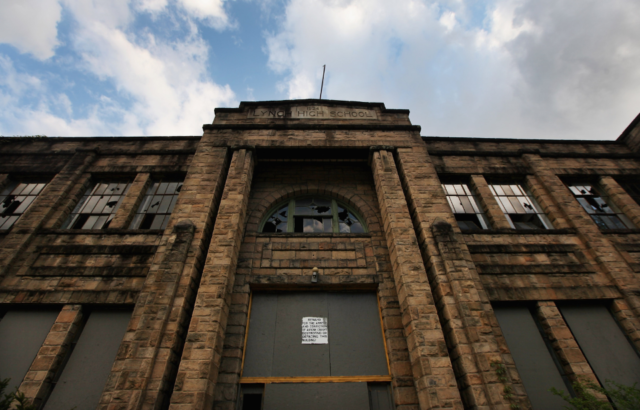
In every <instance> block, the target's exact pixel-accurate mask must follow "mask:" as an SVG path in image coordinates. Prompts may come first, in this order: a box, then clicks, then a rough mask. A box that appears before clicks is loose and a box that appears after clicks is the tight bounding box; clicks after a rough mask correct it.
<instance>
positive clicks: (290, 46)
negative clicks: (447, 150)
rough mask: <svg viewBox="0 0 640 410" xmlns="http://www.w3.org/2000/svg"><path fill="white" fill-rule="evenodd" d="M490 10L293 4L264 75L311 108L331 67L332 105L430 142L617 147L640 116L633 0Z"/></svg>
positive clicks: (528, 0) (639, 29)
mask: <svg viewBox="0 0 640 410" xmlns="http://www.w3.org/2000/svg"><path fill="white" fill-rule="evenodd" d="M485 7H486V11H485V15H480V16H479V14H478V3H477V2H472V1H457V0H451V1H449V2H447V1H441V2H435V1H431V0H423V1H420V0H398V1H395V2H393V3H390V2H388V1H385V0H350V1H349V0H344V1H339V0H319V1H311V0H291V1H290V2H289V3H288V5H287V6H286V14H285V16H284V18H283V19H282V23H281V25H280V26H279V27H278V29H277V30H276V31H275V32H274V33H273V34H270V35H268V36H267V51H268V54H269V67H270V68H271V69H272V70H274V71H276V72H278V73H281V74H282V75H284V76H286V79H285V81H283V82H282V84H281V86H282V88H283V89H284V90H286V94H287V95H288V96H289V97H290V98H316V97H317V94H318V91H319V88H320V75H321V67H322V64H327V81H325V91H324V95H326V97H327V98H333V99H345V100H362V101H384V102H385V103H386V104H387V106H392V107H397V108H409V109H411V112H412V114H411V118H412V121H413V122H414V123H415V124H420V125H422V126H423V134H424V135H458V136H468V137H528V138H590V139H612V138H615V137H617V136H618V135H619V133H620V131H622V130H623V129H624V128H625V126H626V125H627V124H628V123H629V122H630V121H631V120H632V119H633V118H634V117H635V115H636V114H637V113H638V111H640V43H638V41H637V39H638V38H640V3H638V2H637V1H636V0H613V1H611V2H599V1H596V0H585V1H583V2H576V1H573V0H495V2H494V3H487V4H486V5H485ZM319 73H320V74H319ZM324 95H323V96H324Z"/></svg>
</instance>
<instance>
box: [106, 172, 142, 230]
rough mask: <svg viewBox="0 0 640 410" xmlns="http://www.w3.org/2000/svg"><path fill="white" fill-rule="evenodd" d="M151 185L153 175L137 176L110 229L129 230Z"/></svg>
mask: <svg viewBox="0 0 640 410" xmlns="http://www.w3.org/2000/svg"><path fill="white" fill-rule="evenodd" d="M149 184H151V174H149V173H146V172H145V173H141V174H138V175H136V178H135V179H134V180H133V183H132V184H131V187H130V188H129V191H127V193H126V194H125V196H124V198H122V201H121V202H120V207H119V208H118V210H117V211H116V216H115V217H114V218H113V221H111V223H110V224H109V228H112V229H127V228H129V224H130V223H131V220H132V219H133V216H134V215H135V213H136V211H137V210H138V207H139V206H140V202H142V198H144V195H145V194H146V193H147V189H149Z"/></svg>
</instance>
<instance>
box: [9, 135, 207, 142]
mask: <svg viewBox="0 0 640 410" xmlns="http://www.w3.org/2000/svg"><path fill="white" fill-rule="evenodd" d="M201 138H202V136H196V135H193V136H184V135H181V136H175V137H172V136H150V137H144V136H117V137H105V136H99V137H43V138H28V137H27V138H25V137H20V136H17V137H0V143H2V142H3V141H8V142H19V141H23V142H47V141H51V140H55V142H67V141H135V140H141V141H142V140H144V141H164V140H179V141H185V140H187V141H188V140H194V141H195V140H199V139H201Z"/></svg>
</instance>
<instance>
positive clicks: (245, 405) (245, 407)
mask: <svg viewBox="0 0 640 410" xmlns="http://www.w3.org/2000/svg"><path fill="white" fill-rule="evenodd" d="M261 409H262V394H255V393H251V394H245V395H243V397H242V410H261Z"/></svg>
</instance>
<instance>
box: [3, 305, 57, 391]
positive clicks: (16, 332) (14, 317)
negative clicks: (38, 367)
mask: <svg viewBox="0 0 640 410" xmlns="http://www.w3.org/2000/svg"><path fill="white" fill-rule="evenodd" d="M57 316H58V311H55V310H44V311H43V310H10V311H8V312H7V313H6V314H5V315H4V317H2V319H0V380H3V379H7V378H10V379H11V381H10V382H9V386H8V388H7V390H6V392H10V391H13V390H14V389H15V388H16V387H17V386H20V383H22V379H24V376H25V375H26V374H27V371H28V370H29V367H31V363H32V362H33V359H35V357H36V355H37V354H38V350H40V347H41V346H42V343H43V342H44V339H46V337H47V334H48V333H49V331H50V330H51V326H53V323H54V322H55V321H56V317H57Z"/></svg>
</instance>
